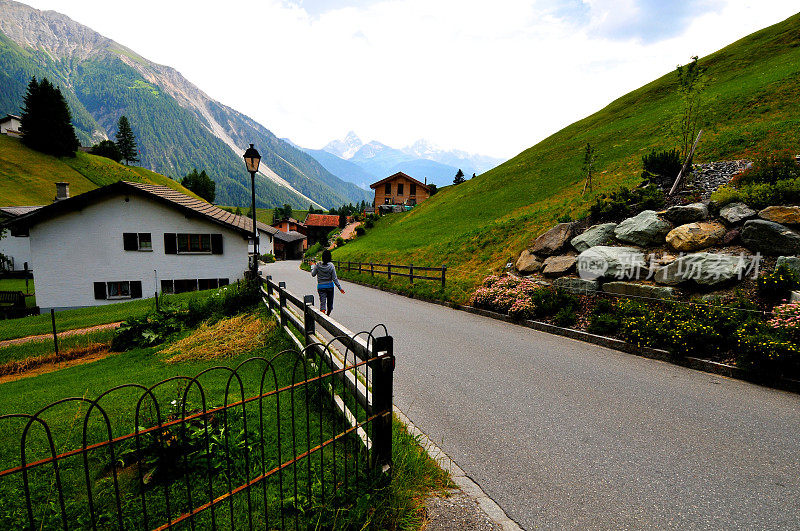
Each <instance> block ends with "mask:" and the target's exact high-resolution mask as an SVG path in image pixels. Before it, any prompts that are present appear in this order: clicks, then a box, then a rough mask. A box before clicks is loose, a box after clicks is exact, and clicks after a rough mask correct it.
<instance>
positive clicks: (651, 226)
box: [614, 210, 672, 247]
mask: <svg viewBox="0 0 800 531" xmlns="http://www.w3.org/2000/svg"><path fill="white" fill-rule="evenodd" d="M670 229H672V224H671V223H670V222H668V221H664V220H663V219H661V218H659V217H658V215H657V214H656V213H655V211H653V210H643V211H642V212H640V213H639V214H637V215H635V216H634V217H632V218H628V219H626V220H625V221H623V222H622V223H620V224H619V225H617V228H616V229H614V236H616V238H617V239H618V240H619V241H621V242H627V243H632V244H634V245H640V246H642V247H647V246H648V245H657V244H660V243H663V241H664V236H666V235H667V233H668V232H669V231H670Z"/></svg>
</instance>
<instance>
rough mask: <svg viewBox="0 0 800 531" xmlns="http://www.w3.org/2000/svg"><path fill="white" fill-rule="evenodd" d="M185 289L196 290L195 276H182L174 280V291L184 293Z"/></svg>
mask: <svg viewBox="0 0 800 531" xmlns="http://www.w3.org/2000/svg"><path fill="white" fill-rule="evenodd" d="M187 291H197V279H196V278H183V279H179V280H176V281H175V293H186V292H187Z"/></svg>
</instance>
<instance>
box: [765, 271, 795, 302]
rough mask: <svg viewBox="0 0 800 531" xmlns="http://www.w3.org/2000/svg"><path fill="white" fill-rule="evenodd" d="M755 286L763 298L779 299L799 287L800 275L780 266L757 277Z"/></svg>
mask: <svg viewBox="0 0 800 531" xmlns="http://www.w3.org/2000/svg"><path fill="white" fill-rule="evenodd" d="M756 285H757V286H758V291H760V292H761V294H762V295H764V296H765V297H769V298H773V299H779V298H783V297H785V296H787V295H788V294H789V292H790V291H791V290H793V289H795V288H797V287H798V286H800V275H798V274H797V271H795V270H794V269H792V268H791V267H789V266H788V265H787V264H781V265H779V266H778V267H776V268H775V270H774V271H772V272H770V273H767V272H765V273H762V274H761V275H759V276H758V280H757V281H756Z"/></svg>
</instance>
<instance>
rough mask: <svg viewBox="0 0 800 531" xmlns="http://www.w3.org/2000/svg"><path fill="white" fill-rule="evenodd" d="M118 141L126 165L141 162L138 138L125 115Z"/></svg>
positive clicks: (121, 121)
mask: <svg viewBox="0 0 800 531" xmlns="http://www.w3.org/2000/svg"><path fill="white" fill-rule="evenodd" d="M116 140H117V147H118V148H119V151H120V153H122V158H123V159H125V164H129V163H131V162H139V157H137V155H138V152H137V149H136V137H135V136H133V130H132V129H131V124H130V122H129V121H128V117H127V116H125V115H122V116H120V117H119V121H118V122H117V136H116ZM198 195H199V194H198Z"/></svg>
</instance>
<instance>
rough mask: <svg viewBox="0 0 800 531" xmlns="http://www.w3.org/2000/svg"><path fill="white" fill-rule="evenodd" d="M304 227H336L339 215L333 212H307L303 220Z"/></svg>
mask: <svg viewBox="0 0 800 531" xmlns="http://www.w3.org/2000/svg"><path fill="white" fill-rule="evenodd" d="M303 223H305V226H306V227H338V226H339V216H337V215H335V214H309V215H307V216H306V220H305V221H304V222H303Z"/></svg>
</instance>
